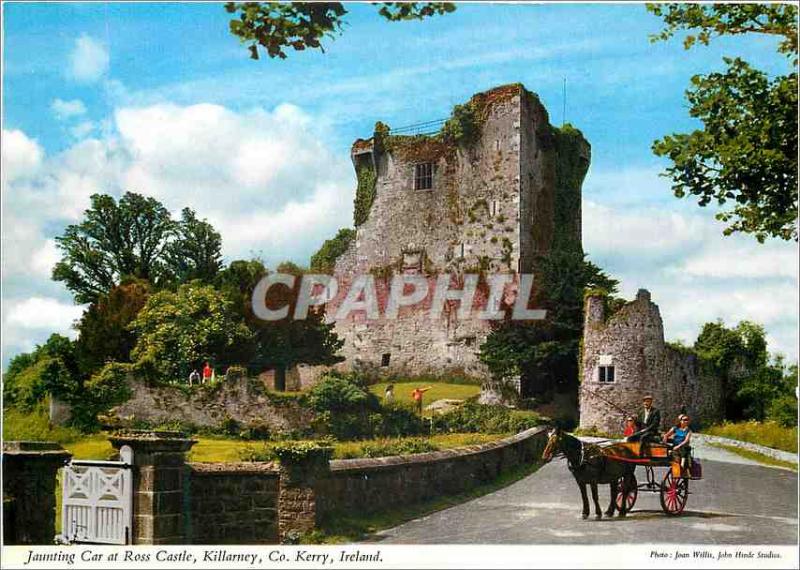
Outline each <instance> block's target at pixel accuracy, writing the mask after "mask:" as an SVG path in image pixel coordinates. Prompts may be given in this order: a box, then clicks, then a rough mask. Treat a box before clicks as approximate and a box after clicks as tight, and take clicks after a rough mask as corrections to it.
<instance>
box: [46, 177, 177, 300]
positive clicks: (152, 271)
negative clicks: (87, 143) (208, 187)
mask: <svg viewBox="0 0 800 570" xmlns="http://www.w3.org/2000/svg"><path fill="white" fill-rule="evenodd" d="M91 200H92V206H91V208H89V209H88V210H86V212H85V218H84V221H83V222H81V223H80V224H75V225H70V226H67V229H66V230H65V231H64V235H62V236H61V237H58V238H56V243H57V244H58V247H59V249H60V250H61V251H62V253H63V257H62V259H61V261H59V262H58V263H57V264H56V265H55V267H54V268H53V279H54V280H56V281H63V282H64V284H65V285H66V286H67V288H68V289H69V290H70V291H72V292H73V294H74V295H75V301H76V302H78V303H91V302H92V301H94V300H95V299H97V297H98V296H99V295H101V294H103V293H106V292H108V291H110V290H111V288H112V287H114V286H115V285H116V284H118V283H119V282H120V281H121V280H122V278H123V277H128V276H132V277H137V278H139V279H145V280H147V281H150V282H151V283H152V284H153V285H155V286H156V287H158V286H161V285H162V284H164V282H165V281H167V279H168V275H169V272H168V271H167V268H166V267H165V263H164V254H165V251H166V249H167V246H168V245H169V243H170V241H171V240H172V238H173V237H174V235H175V224H174V222H173V221H172V219H171V218H170V214H169V211H168V210H167V209H166V208H165V207H164V206H163V205H162V204H161V203H160V202H158V201H157V200H156V199H155V198H146V197H144V196H141V195H139V194H134V193H132V192H128V193H126V194H125V195H124V196H123V197H122V198H120V200H119V203H117V202H116V201H115V200H114V198H113V197H112V196H107V195H105V194H95V195H93V196H92V197H91Z"/></svg>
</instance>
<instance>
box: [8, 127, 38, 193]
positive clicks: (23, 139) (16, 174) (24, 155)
mask: <svg viewBox="0 0 800 570" xmlns="http://www.w3.org/2000/svg"><path fill="white" fill-rule="evenodd" d="M2 148H3V152H2V164H3V182H4V184H3V193H5V191H6V189H5V184H6V183H9V182H11V181H13V180H16V179H19V178H25V177H30V176H33V175H34V174H35V173H36V171H37V170H38V168H39V166H40V165H41V163H42V157H43V156H44V152H43V151H42V147H40V146H39V144H38V143H37V142H36V141H35V140H32V139H29V138H28V137H27V135H26V134H25V133H23V132H22V131H18V130H10V131H7V130H5V129H3V145H2Z"/></svg>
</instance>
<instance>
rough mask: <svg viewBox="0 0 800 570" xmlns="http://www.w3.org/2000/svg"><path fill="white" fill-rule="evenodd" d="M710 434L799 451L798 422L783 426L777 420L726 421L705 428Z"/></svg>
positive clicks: (784, 449)
mask: <svg viewBox="0 0 800 570" xmlns="http://www.w3.org/2000/svg"><path fill="white" fill-rule="evenodd" d="M704 431H705V433H707V434H709V435H717V436H720V437H727V438H730V439H736V440H739V441H749V442H750V443H755V444H758V445H764V446H766V447H771V448H773V449H782V450H783V451H789V452H792V453H797V423H796V422H795V423H793V424H792V425H790V426H783V425H781V424H779V423H777V422H771V421H769V422H757V421H753V420H751V421H746V422H738V423H733V422H725V423H724V424H722V425H716V426H711V427H710V428H708V429H706V430H704Z"/></svg>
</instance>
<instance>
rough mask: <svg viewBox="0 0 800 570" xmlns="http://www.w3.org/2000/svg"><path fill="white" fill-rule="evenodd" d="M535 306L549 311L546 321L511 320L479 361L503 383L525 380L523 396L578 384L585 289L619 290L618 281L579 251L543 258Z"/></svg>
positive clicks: (494, 334)
mask: <svg viewBox="0 0 800 570" xmlns="http://www.w3.org/2000/svg"><path fill="white" fill-rule="evenodd" d="M535 265H536V266H537V267H538V268H539V270H540V271H539V273H538V274H537V282H536V286H535V289H536V291H538V292H539V294H538V296H537V298H535V299H534V303H535V305H536V306H537V307H539V308H543V309H545V310H546V311H547V318H546V320H543V321H530V322H524V321H515V320H507V321H503V322H501V323H500V324H499V325H497V326H496V327H495V328H494V329H493V330H492V332H491V333H489V336H488V337H487V339H486V341H485V342H484V344H483V345H481V347H480V353H479V356H478V357H479V359H480V360H481V362H483V363H484V364H486V365H487V366H488V367H489V371H490V372H491V373H492V376H493V377H494V378H495V379H497V380H501V379H504V378H508V377H513V376H519V375H521V376H522V378H523V387H524V391H526V392H527V393H524V394H523V396H529V395H539V394H543V393H546V392H547V391H549V390H552V389H554V388H556V387H558V386H562V387H569V386H570V385H572V384H574V383H576V382H577V376H578V349H579V340H580V338H581V335H582V331H583V297H584V291H585V290H587V289H602V290H604V291H611V292H612V293H613V292H615V291H616V288H617V281H616V280H615V279H612V278H610V277H609V276H608V275H606V274H605V273H604V272H603V271H602V270H601V269H600V268H599V267H597V266H596V265H594V264H593V263H592V262H590V261H588V260H587V259H586V257H585V255H584V254H582V253H580V252H576V251H564V250H558V251H553V252H551V253H550V254H548V255H545V256H540V257H539V258H538V259H537V260H536V261H535Z"/></svg>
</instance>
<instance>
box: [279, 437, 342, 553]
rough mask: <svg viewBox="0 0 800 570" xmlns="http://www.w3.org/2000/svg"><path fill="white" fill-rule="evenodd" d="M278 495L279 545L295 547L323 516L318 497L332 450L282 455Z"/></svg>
mask: <svg viewBox="0 0 800 570" xmlns="http://www.w3.org/2000/svg"><path fill="white" fill-rule="evenodd" d="M275 451H276V453H277V454H278V457H279V459H280V474H281V479H280V489H279V491H278V535H279V537H280V541H281V542H282V543H292V544H294V543H297V542H298V540H299V539H300V537H301V536H302V535H303V534H305V533H308V532H311V531H313V530H314V529H315V528H317V525H318V524H319V522H320V519H321V517H322V514H323V508H322V501H321V494H322V485H323V483H324V481H325V480H326V479H327V478H328V477H329V476H330V459H331V456H332V454H333V448H331V447H318V448H316V449H312V450H306V452H305V454H303V455H299V454H293V453H285V454H284V453H281V449H280V448H279V447H276V449H275Z"/></svg>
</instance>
